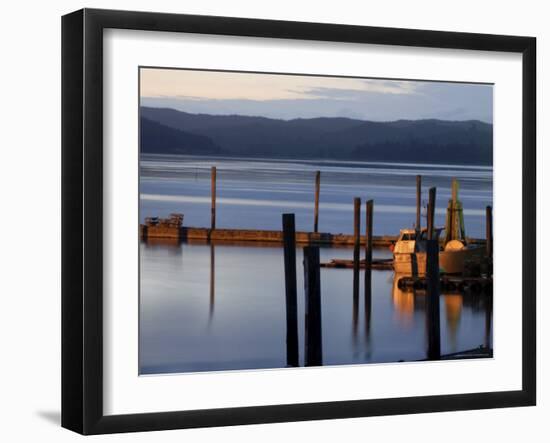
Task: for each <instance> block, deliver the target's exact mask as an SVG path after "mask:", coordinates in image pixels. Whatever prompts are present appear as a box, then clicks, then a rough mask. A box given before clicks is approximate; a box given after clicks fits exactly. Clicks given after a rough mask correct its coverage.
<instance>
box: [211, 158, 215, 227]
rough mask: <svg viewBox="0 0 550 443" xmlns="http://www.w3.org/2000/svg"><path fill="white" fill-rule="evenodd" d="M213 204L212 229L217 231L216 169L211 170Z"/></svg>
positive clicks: (213, 167)
mask: <svg viewBox="0 0 550 443" xmlns="http://www.w3.org/2000/svg"><path fill="white" fill-rule="evenodd" d="M210 188H211V194H212V204H211V205H210V229H216V167H215V166H212V168H211V182H210Z"/></svg>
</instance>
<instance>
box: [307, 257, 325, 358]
mask: <svg viewBox="0 0 550 443" xmlns="http://www.w3.org/2000/svg"><path fill="white" fill-rule="evenodd" d="M304 289H305V308H306V315H305V337H304V338H305V340H304V341H305V365H306V366H321V365H322V364H323V351H322V334H321V268H320V260H319V247H318V246H307V247H305V248H304Z"/></svg>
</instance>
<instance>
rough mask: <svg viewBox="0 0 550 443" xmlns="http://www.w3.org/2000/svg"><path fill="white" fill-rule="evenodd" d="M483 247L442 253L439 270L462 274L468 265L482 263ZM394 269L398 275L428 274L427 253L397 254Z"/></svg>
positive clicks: (394, 258)
mask: <svg viewBox="0 0 550 443" xmlns="http://www.w3.org/2000/svg"><path fill="white" fill-rule="evenodd" d="M483 252H484V248H483V247H477V246H475V247H467V248H464V249H460V250H453V251H440V253H439V269H440V271H441V272H445V273H447V274H462V273H463V272H464V268H465V266H466V264H467V263H471V262H480V261H481V259H482V258H483ZM393 268H394V271H395V272H396V273H398V274H404V275H418V276H423V275H425V274H426V253H425V252H415V253H396V254H394V256H393Z"/></svg>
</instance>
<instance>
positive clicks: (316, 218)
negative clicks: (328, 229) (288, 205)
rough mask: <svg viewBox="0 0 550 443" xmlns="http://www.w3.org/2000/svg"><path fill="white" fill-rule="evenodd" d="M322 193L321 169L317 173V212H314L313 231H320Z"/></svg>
mask: <svg viewBox="0 0 550 443" xmlns="http://www.w3.org/2000/svg"><path fill="white" fill-rule="evenodd" d="M320 193H321V171H317V173H316V174H315V212H314V214H313V217H314V219H313V232H319V194H320Z"/></svg>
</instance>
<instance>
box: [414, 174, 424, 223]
mask: <svg viewBox="0 0 550 443" xmlns="http://www.w3.org/2000/svg"><path fill="white" fill-rule="evenodd" d="M421 206H422V176H421V175H417V176H416V224H415V227H416V230H417V231H418V232H420V231H421V230H422V221H421V219H420V214H421Z"/></svg>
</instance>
